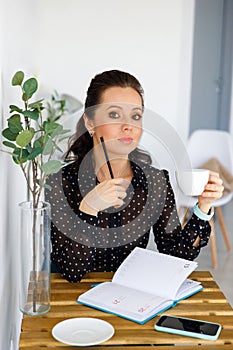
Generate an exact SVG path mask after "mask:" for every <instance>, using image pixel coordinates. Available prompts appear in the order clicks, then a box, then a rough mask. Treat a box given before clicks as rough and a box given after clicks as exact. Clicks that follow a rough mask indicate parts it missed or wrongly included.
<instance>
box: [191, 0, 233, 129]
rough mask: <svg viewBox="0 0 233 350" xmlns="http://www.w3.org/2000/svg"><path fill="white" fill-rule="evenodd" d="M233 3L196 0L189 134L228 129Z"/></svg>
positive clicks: (219, 0)
mask: <svg viewBox="0 0 233 350" xmlns="http://www.w3.org/2000/svg"><path fill="white" fill-rule="evenodd" d="M232 47H233V0H196V2H195V27H194V51H193V67H192V90H191V109H190V133H192V132H193V131H194V130H196V129H220V130H229V119H230V104H231V81H232V57H233V55H232Z"/></svg>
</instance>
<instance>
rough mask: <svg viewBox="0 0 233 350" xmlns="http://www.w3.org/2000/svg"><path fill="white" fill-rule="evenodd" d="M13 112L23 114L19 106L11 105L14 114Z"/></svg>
mask: <svg viewBox="0 0 233 350" xmlns="http://www.w3.org/2000/svg"><path fill="white" fill-rule="evenodd" d="M12 112H18V113H22V109H21V108H19V107H18V106H15V105H10V113H12Z"/></svg>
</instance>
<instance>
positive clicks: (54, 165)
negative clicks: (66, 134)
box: [42, 160, 62, 175]
mask: <svg viewBox="0 0 233 350" xmlns="http://www.w3.org/2000/svg"><path fill="white" fill-rule="evenodd" d="M61 168H62V163H61V162H60V161H59V160H49V161H48V162H47V163H45V164H44V165H43V166H42V170H43V171H44V173H45V175H50V174H56V173H58V171H59V170H60V169H61Z"/></svg>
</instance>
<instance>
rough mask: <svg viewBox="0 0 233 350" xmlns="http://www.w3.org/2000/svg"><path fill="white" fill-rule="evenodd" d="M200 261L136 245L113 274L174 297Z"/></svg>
mask: <svg viewBox="0 0 233 350" xmlns="http://www.w3.org/2000/svg"><path fill="white" fill-rule="evenodd" d="M196 267H197V263H196V262H194V261H189V260H185V259H181V258H177V257H174V256H171V255H166V254H161V253H158V252H155V251H152V250H148V249H143V248H139V247H136V248H135V249H134V250H133V251H132V252H131V253H130V255H128V257H127V258H126V259H125V260H124V262H123V263H122V264H121V265H120V267H119V268H118V270H117V271H116V273H115V274H114V277H113V281H114V282H115V283H118V284H121V285H124V286H128V287H131V288H135V289H138V290H143V291H145V292H148V293H152V294H156V295H160V296H162V297H165V298H168V299H175V297H176V292H177V290H178V289H179V287H180V285H181V284H182V282H183V281H184V280H185V279H186V278H187V277H188V276H189V274H190V273H191V272H192V271H193V270H195V268H196Z"/></svg>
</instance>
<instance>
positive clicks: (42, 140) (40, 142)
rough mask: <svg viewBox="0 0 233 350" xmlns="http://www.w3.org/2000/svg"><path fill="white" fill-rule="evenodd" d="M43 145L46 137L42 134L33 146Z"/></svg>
mask: <svg viewBox="0 0 233 350" xmlns="http://www.w3.org/2000/svg"><path fill="white" fill-rule="evenodd" d="M43 145H44V138H43V136H41V137H39V138H38V139H36V141H35V142H34V145H33V148H37V147H43Z"/></svg>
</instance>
